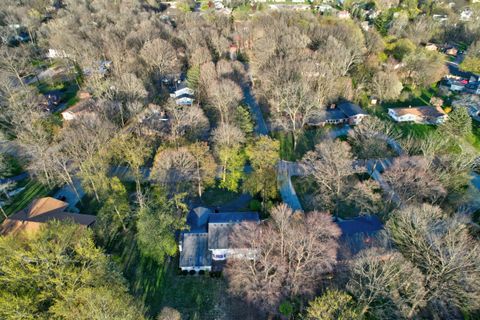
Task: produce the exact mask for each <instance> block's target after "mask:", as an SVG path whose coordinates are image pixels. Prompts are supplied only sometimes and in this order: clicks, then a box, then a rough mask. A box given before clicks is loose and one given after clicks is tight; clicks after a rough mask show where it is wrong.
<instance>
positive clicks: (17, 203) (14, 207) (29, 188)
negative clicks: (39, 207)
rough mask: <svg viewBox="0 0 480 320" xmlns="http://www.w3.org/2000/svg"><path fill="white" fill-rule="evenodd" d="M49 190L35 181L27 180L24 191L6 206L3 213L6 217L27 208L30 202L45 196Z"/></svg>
mask: <svg viewBox="0 0 480 320" xmlns="http://www.w3.org/2000/svg"><path fill="white" fill-rule="evenodd" d="M50 192H51V189H49V188H47V187H46V186H44V185H43V184H41V183H40V182H38V181H35V180H29V181H28V182H27V184H26V185H25V190H23V191H22V192H21V193H19V194H17V195H16V196H15V197H14V198H13V201H12V202H11V203H10V204H9V205H6V206H5V208H4V211H5V213H6V214H7V215H11V214H13V213H15V212H18V211H20V210H22V209H23V208H25V207H26V206H28V205H29V204H30V202H32V200H34V199H36V198H41V197H45V196H47V195H48V194H49V193H50Z"/></svg>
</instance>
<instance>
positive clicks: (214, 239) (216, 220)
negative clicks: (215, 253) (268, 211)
mask: <svg viewBox="0 0 480 320" xmlns="http://www.w3.org/2000/svg"><path fill="white" fill-rule="evenodd" d="M246 221H249V222H257V223H258V222H259V221H260V218H259V217H258V213H257V212H229V213H214V214H211V215H210V221H209V223H208V248H209V249H211V250H212V249H228V248H230V244H229V237H230V234H231V233H232V231H233V228H234V226H235V225H236V224H239V223H242V222H246Z"/></svg>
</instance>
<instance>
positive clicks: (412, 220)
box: [387, 204, 480, 318]
mask: <svg viewBox="0 0 480 320" xmlns="http://www.w3.org/2000/svg"><path fill="white" fill-rule="evenodd" d="M467 223H468V220H466V218H465V217H461V216H459V215H453V216H450V217H449V216H447V215H446V214H445V213H443V212H442V210H441V209H440V208H439V207H434V206H431V205H428V204H423V205H421V206H409V207H406V208H404V209H402V210H400V211H398V212H396V213H395V214H394V215H393V217H392V218H391V219H390V220H389V221H388V223H387V229H388V231H389V234H390V236H391V238H392V240H393V241H394V243H395V245H396V247H397V248H398V250H399V251H400V252H401V253H402V254H403V256H404V257H405V258H406V259H407V260H409V261H410V262H411V263H412V264H413V265H414V266H415V267H417V268H418V269H419V270H420V271H421V272H422V274H423V275H424V277H425V280H424V281H425V291H426V292H425V297H424V299H425V300H426V302H428V305H429V307H430V310H431V312H433V313H434V314H441V315H443V316H444V317H447V318H448V317H456V316H458V315H457V313H458V311H459V309H465V310H475V309H476V308H478V307H479V303H480V300H479V293H480V292H479V290H480V272H479V271H480V254H479V252H480V251H479V246H480V245H479V243H478V240H476V239H474V238H473V237H472V236H471V235H470V231H469V228H468V224H467Z"/></svg>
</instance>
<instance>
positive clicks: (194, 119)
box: [165, 102, 210, 143]
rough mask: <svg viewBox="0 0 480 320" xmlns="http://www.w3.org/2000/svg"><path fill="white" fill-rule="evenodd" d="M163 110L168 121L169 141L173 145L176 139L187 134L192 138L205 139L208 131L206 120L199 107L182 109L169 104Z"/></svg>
mask: <svg viewBox="0 0 480 320" xmlns="http://www.w3.org/2000/svg"><path fill="white" fill-rule="evenodd" d="M165 109H166V111H167V114H168V119H169V121H168V125H169V127H170V139H171V140H172V141H174V142H175V143H178V139H179V138H180V137H184V136H185V135H187V134H188V133H190V134H191V137H192V138H199V137H205V135H206V134H207V132H208V130H209V129H210V124H209V122H208V119H207V117H206V116H205V114H204V113H203V110H202V109H201V108H200V107H197V106H187V107H182V106H177V105H175V103H173V102H170V103H168V104H167V105H166V106H165Z"/></svg>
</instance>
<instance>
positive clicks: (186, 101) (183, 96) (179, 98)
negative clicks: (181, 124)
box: [170, 82, 195, 106]
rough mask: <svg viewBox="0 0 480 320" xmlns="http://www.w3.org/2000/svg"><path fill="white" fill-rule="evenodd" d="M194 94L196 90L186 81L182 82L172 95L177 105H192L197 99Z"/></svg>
mask: <svg viewBox="0 0 480 320" xmlns="http://www.w3.org/2000/svg"><path fill="white" fill-rule="evenodd" d="M194 94H195V91H194V90H192V89H190V88H189V87H188V86H187V84H186V83H185V82H181V83H180V84H178V86H177V88H176V89H175V91H173V93H171V94H170V97H172V98H174V99H175V102H176V104H177V105H182V106H191V105H192V104H193V101H194V100H195V99H194V96H193V95H194Z"/></svg>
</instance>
